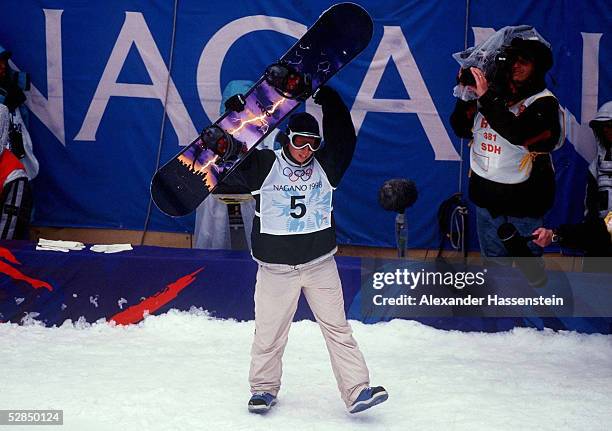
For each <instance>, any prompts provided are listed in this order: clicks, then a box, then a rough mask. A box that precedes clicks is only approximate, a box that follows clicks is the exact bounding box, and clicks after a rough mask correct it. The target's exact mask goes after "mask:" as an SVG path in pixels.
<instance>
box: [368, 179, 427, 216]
mask: <svg viewBox="0 0 612 431" xmlns="http://www.w3.org/2000/svg"><path fill="white" fill-rule="evenodd" d="M418 197H419V194H418V192H417V188H416V185H415V184H414V181H412V180H406V179H394V180H387V181H385V183H384V184H383V186H382V187H381V188H380V191H379V192H378V203H379V204H380V206H382V207H383V208H384V209H386V210H387V211H394V212H397V213H400V214H403V213H404V212H405V211H406V209H407V208H410V207H411V206H412V205H414V203H415V202H416V200H417V198H418Z"/></svg>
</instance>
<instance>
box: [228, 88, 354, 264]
mask: <svg viewBox="0 0 612 431" xmlns="http://www.w3.org/2000/svg"><path fill="white" fill-rule="evenodd" d="M322 109H323V138H324V142H325V145H324V147H323V148H321V149H320V150H319V151H317V152H315V158H316V159H317V161H318V162H319V163H320V164H321V166H322V168H323V171H324V173H325V175H326V176H327V179H328V180H329V182H330V184H331V186H332V187H337V186H338V185H339V184H340V180H341V179H342V176H343V175H344V173H345V172H346V170H347V168H348V167H349V165H350V163H351V160H352V158H353V152H354V151H355V144H356V141H357V138H356V135H355V128H354V126H353V122H352V120H351V115H350V112H349V110H348V108H347V107H346V105H345V104H344V102H343V101H342V99H341V98H340V96H339V95H338V94H337V93H336V92H333V95H332V96H330V97H329V98H326V100H325V102H324V103H323V104H322ZM275 160H276V155H275V153H274V151H272V150H259V151H254V152H253V154H251V155H250V156H249V157H248V158H247V159H246V160H245V161H244V162H243V163H242V164H241V165H240V166H239V168H238V172H236V174H238V175H237V176H238V177H239V178H236V179H234V182H235V181H243V182H244V183H245V184H246V186H247V188H248V189H249V191H256V190H259V189H260V188H261V186H262V184H263V182H264V180H265V179H266V177H267V176H268V173H269V172H270V170H271V169H272V166H273V164H274V161H275ZM311 163H312V162H311ZM255 201H256V211H257V212H259V195H255ZM251 244H252V253H253V256H254V257H255V258H256V259H257V260H259V261H262V262H267V263H280V264H287V265H299V264H303V263H306V262H310V261H312V260H314V259H317V258H318V257H321V256H323V255H325V254H327V253H329V252H331V251H332V250H334V249H335V247H336V230H335V221H334V218H333V212H332V220H331V227H329V228H327V229H324V230H321V231H318V232H313V233H309V234H303V235H270V234H264V233H261V232H260V220H259V217H258V216H255V218H254V219H253V230H252V233H251Z"/></svg>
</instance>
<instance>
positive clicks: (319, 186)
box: [252, 149, 334, 235]
mask: <svg viewBox="0 0 612 431" xmlns="http://www.w3.org/2000/svg"><path fill="white" fill-rule="evenodd" d="M274 153H275V154H276V161H275V162H274V164H273V165H272V169H271V170H270V172H269V173H268V176H266V179H265V180H264V182H263V184H262V185H261V188H260V189H259V190H256V191H254V192H252V194H253V195H257V194H258V195H259V212H256V213H255V215H257V216H258V217H259V218H260V222H261V223H260V225H261V230H260V231H261V233H267V234H271V235H299V234H308V233H312V232H317V231H320V230H324V229H327V228H329V227H331V213H332V209H333V208H332V193H333V190H334V188H333V187H332V186H331V184H330V183H329V180H328V179H327V175H325V172H324V171H323V168H322V167H321V165H320V164H319V162H318V161H317V160H316V159H313V161H312V163H310V164H309V165H308V166H305V167H299V166H295V165H293V164H291V163H289V162H288V161H287V160H285V159H284V158H283V156H282V149H281V150H276V151H275V152H274Z"/></svg>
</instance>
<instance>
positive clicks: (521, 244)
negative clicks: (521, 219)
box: [497, 223, 537, 257]
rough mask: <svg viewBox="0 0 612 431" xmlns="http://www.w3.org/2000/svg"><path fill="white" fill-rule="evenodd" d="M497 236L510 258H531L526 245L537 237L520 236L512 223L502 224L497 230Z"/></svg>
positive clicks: (531, 254)
mask: <svg viewBox="0 0 612 431" xmlns="http://www.w3.org/2000/svg"><path fill="white" fill-rule="evenodd" d="M497 236H498V237H499V239H500V240H501V242H502V243H503V244H504V247H506V250H507V251H508V254H509V255H510V256H513V257H533V253H532V252H531V250H530V249H529V247H528V246H527V243H528V242H529V241H533V240H534V239H536V238H537V235H530V236H521V234H520V232H519V231H518V229H517V228H516V226H514V225H513V224H512V223H504V224H502V225H501V226H500V227H499V228H498V229H497Z"/></svg>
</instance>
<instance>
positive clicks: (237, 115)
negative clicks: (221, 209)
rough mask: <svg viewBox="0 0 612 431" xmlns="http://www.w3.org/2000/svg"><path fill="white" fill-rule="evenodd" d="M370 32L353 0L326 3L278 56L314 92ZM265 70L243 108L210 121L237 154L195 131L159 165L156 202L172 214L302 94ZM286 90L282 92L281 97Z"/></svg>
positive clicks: (201, 193) (194, 201)
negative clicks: (221, 151)
mask: <svg viewBox="0 0 612 431" xmlns="http://www.w3.org/2000/svg"><path fill="white" fill-rule="evenodd" d="M371 38H372V19H371V18H370V16H369V15H368V13H367V12H366V11H365V10H364V9H363V8H361V7H360V6H358V5H356V4H354V3H340V4H337V5H334V6H332V7H331V8H329V9H327V10H326V11H325V12H324V13H323V14H322V15H321V16H320V17H319V19H318V20H317V21H316V22H315V24H314V25H313V26H312V27H310V28H309V29H308V31H307V32H306V33H305V34H304V36H303V37H302V38H301V39H300V40H299V41H297V42H296V43H295V45H294V46H293V47H291V48H290V49H289V50H288V51H287V53H286V54H285V55H284V56H283V57H282V58H281V59H280V60H279V61H278V63H279V64H280V65H283V66H286V67H288V68H290V69H291V70H293V71H294V72H295V73H297V74H299V75H300V76H301V77H302V79H303V77H307V79H308V80H309V81H310V82H309V89H308V90H309V91H308V92H307V93H306V94H305V96H309V95H311V94H312V93H314V92H315V91H316V90H317V89H318V88H319V87H320V86H321V85H323V84H324V83H325V82H327V81H328V80H329V79H330V78H331V77H332V76H334V75H335V74H336V73H337V72H338V71H339V70H340V69H342V67H344V66H346V65H347V64H348V63H349V62H350V61H351V60H352V59H353V58H355V57H356V56H357V55H358V54H359V53H360V52H361V51H363V50H364V49H365V47H366V46H367V45H368V43H369V42H370V39H371ZM271 82H272V81H271V80H270V79H266V76H265V75H264V76H263V77H262V78H260V79H259V81H258V82H257V83H255V84H254V85H253V87H251V88H250V89H249V91H248V92H247V93H246V94H245V107H244V110H243V111H241V112H233V111H229V112H226V113H225V114H224V115H223V116H221V118H219V119H218V120H217V121H216V122H215V123H214V125H216V126H218V127H219V128H220V129H222V131H220V132H221V133H223V132H224V133H226V134H229V135H231V138H233V141H234V142H237V143H238V145H239V146H240V149H239V151H237V152H236V153H237V157H234V158H233V159H231V160H224V159H222V158H221V157H220V156H218V155H216V154H215V153H214V152H213V151H212V150H211V149H209V148H208V144H206V143H204V142H203V141H202V138H201V137H198V138H197V139H196V140H195V141H193V142H192V143H191V144H190V145H189V146H188V147H186V148H185V149H184V150H183V151H181V152H180V153H179V154H178V155H177V156H175V157H174V158H173V159H171V160H170V161H169V162H168V163H166V164H165V165H164V166H162V167H161V168H160V169H159V170H158V171H157V172H156V173H155V175H154V176H153V180H152V181H151V195H152V197H153V201H154V202H155V204H156V205H157V207H158V208H159V209H160V210H161V211H162V212H164V213H165V214H168V215H170V216H173V217H178V216H184V215H187V214H189V213H191V212H193V211H194V210H195V209H196V208H197V207H198V205H199V204H200V203H201V202H202V201H203V200H204V199H205V198H206V197H207V196H208V195H209V194H210V193H212V192H213V191H214V189H215V188H216V187H217V185H218V184H219V182H221V181H222V180H223V178H225V177H226V176H227V175H230V174H231V172H232V171H233V170H234V169H235V168H236V167H237V166H238V165H239V164H240V163H241V162H242V161H243V160H244V159H245V158H246V157H248V156H249V154H250V153H251V152H252V151H253V150H254V149H255V147H256V146H257V144H259V142H261V141H262V140H263V139H264V138H265V137H266V136H267V135H268V134H269V133H270V132H271V131H272V130H274V128H275V127H276V126H277V125H278V124H279V123H280V122H281V121H282V120H283V119H284V118H285V117H286V116H287V115H289V114H290V113H291V112H292V111H293V110H294V109H295V108H297V107H298V106H299V105H300V104H301V103H302V102H303V100H304V97H301V98H291V97H290V95H287V94H286V93H283V91H282V90H280V91H279V89H278V88H276V87H274V86H273V85H272V84H271ZM285 96H286V97H285Z"/></svg>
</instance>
